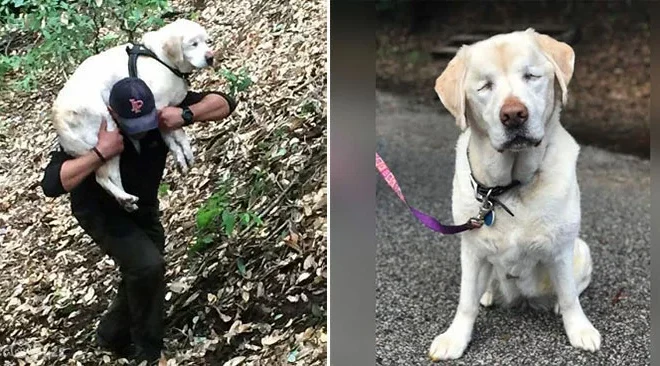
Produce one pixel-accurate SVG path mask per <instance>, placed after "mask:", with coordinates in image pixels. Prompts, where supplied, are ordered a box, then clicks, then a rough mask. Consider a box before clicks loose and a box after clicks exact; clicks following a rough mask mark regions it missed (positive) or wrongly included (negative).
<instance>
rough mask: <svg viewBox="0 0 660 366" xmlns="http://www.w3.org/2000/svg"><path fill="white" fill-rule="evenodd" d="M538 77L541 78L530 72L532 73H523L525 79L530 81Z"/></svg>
mask: <svg viewBox="0 0 660 366" xmlns="http://www.w3.org/2000/svg"><path fill="white" fill-rule="evenodd" d="M538 78H540V76H538V75H534V74H530V73H525V75H523V79H525V80H528V81H529V80H532V79H538Z"/></svg>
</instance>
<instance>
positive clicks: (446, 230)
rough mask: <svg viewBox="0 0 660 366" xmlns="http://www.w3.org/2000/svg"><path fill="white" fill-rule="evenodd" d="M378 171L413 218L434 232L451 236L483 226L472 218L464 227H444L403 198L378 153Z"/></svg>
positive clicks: (480, 221) (476, 219) (479, 221)
mask: <svg viewBox="0 0 660 366" xmlns="http://www.w3.org/2000/svg"><path fill="white" fill-rule="evenodd" d="M376 169H378V172H379V173H380V175H381V176H382V177H383V178H384V179H385V181H386V182H387V184H388V185H389V186H390V188H392V190H393V191H394V193H396V194H397V196H399V198H400V199H401V201H403V203H405V204H406V206H408V208H409V209H410V212H412V214H413V216H415V217H416V218H417V220H419V221H420V222H421V223H422V224H424V225H425V226H426V227H428V228H429V229H431V230H433V231H437V232H439V233H441V234H445V235H451V234H458V233H461V232H463V231H467V230H472V229H477V228H480V227H481V226H482V225H483V220H479V219H478V218H471V219H470V220H468V222H466V223H465V224H463V225H443V224H442V223H441V222H440V221H439V220H438V219H436V218H434V217H432V216H430V215H427V214H425V213H423V212H421V211H419V210H418V209H416V208H414V207H412V206H410V205H409V204H408V202H407V201H406V198H405V197H404V196H403V192H401V188H400V187H399V183H397V181H396V178H395V177H394V174H392V172H391V171H390V168H388V167H387V164H385V162H384V161H383V159H382V158H381V157H380V155H378V153H376ZM491 206H492V205H491Z"/></svg>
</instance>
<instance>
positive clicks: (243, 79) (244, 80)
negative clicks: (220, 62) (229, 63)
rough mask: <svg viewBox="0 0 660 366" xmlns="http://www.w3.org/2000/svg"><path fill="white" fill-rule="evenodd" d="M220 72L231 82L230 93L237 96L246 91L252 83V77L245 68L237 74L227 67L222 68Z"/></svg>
mask: <svg viewBox="0 0 660 366" xmlns="http://www.w3.org/2000/svg"><path fill="white" fill-rule="evenodd" d="M220 74H221V75H222V76H223V77H224V78H225V80H227V82H228V83H229V94H230V95H231V96H232V97H235V96H236V94H237V93H240V92H243V91H246V90H247V89H248V88H249V87H250V86H251V85H252V79H251V78H250V76H249V75H248V74H247V71H246V70H245V69H241V70H240V71H239V72H238V74H235V73H233V72H231V71H229V70H227V69H224V68H223V69H221V70H220Z"/></svg>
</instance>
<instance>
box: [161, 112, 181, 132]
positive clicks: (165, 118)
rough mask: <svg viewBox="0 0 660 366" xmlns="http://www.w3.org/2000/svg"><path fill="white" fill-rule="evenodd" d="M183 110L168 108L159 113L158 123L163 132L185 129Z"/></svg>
mask: <svg viewBox="0 0 660 366" xmlns="http://www.w3.org/2000/svg"><path fill="white" fill-rule="evenodd" d="M182 112H183V109H181V108H179V107H171V106H167V107H164V108H163V109H161V110H160V111H158V122H159V127H160V129H161V130H165V131H172V130H176V129H177V128H181V127H183V117H182V116H181V113H182Z"/></svg>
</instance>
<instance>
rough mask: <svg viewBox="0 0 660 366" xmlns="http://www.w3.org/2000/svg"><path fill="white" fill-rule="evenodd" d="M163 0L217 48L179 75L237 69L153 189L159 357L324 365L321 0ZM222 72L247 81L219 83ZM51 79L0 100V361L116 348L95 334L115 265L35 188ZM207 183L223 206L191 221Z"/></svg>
mask: <svg viewBox="0 0 660 366" xmlns="http://www.w3.org/2000/svg"><path fill="white" fill-rule="evenodd" d="M200 4H201V5H200ZM173 6H174V8H175V9H176V10H179V11H182V12H184V15H182V17H186V15H188V16H187V17H188V18H194V19H196V20H197V21H198V22H199V23H201V24H202V25H204V26H205V27H206V29H207V30H208V31H209V33H210V35H211V38H212V39H213V42H214V45H215V47H216V48H217V50H218V52H219V53H220V57H219V59H220V61H219V62H218V66H217V67H215V69H214V70H204V71H200V72H198V73H196V74H195V76H194V81H193V85H192V89H193V90H221V91H226V92H228V91H229V90H230V89H231V88H232V86H233V87H234V88H236V86H237V85H239V86H238V94H237V99H238V100H239V105H238V108H237V110H236V111H235V112H234V113H233V115H232V116H231V117H229V118H228V119H226V120H224V121H222V122H219V123H209V124H204V125H201V124H200V125H193V126H191V127H188V128H187V132H188V134H189V136H191V138H192V139H193V146H194V150H195V154H196V157H197V162H196V165H195V167H194V168H193V169H192V171H191V172H189V173H188V174H187V175H181V174H180V173H179V172H178V171H177V170H176V169H175V168H174V164H173V161H172V159H171V158H169V160H168V167H167V171H166V174H165V178H164V181H163V185H162V186H161V190H160V196H161V210H162V212H163V216H162V222H163V225H164V226H165V230H166V233H167V241H166V261H167V264H168V267H167V274H166V279H167V287H168V290H167V295H166V311H167V320H166V321H167V325H168V328H167V329H168V333H167V337H166V346H167V351H166V355H167V356H168V358H169V359H170V360H169V363H168V365H242V364H245V365H284V364H289V365H323V364H325V358H326V343H327V337H326V331H327V328H326V324H327V323H326V312H327V307H326V282H327V261H326V255H327V234H326V232H327V221H326V196H327V184H326V183H327V182H326V161H327V158H326V146H327V145H326V142H327V129H326V116H327V109H326V108H327V105H326V101H325V100H326V87H327V85H326V54H327V39H326V8H325V2H323V1H320V0H313V1H306V0H291V1H287V2H271V1H247V0H228V1H224V2H221V3H220V2H208V4H203V3H202V2H199V1H195V2H194V4H188V3H184V2H175V3H174V4H173ZM223 70H224V71H223ZM236 75H239V76H240V77H239V79H241V78H242V80H243V81H244V80H245V79H246V78H249V80H250V81H251V82H247V83H245V82H242V83H241V82H239V83H238V84H236V83H234V84H231V81H228V80H230V79H231V78H232V77H235V76H236ZM239 81H240V80H239ZM62 82H63V75H49V76H47V77H46V78H45V79H44V80H43V81H42V83H41V85H39V87H38V88H37V89H36V90H34V91H33V92H32V93H29V94H25V93H17V92H7V93H5V96H4V97H3V99H2V101H1V102H0V316H1V318H0V364H6V365H15V364H17V365H99V364H111V365H112V364H122V363H124V361H123V360H118V359H116V358H115V357H114V356H112V355H111V354H109V353H106V352H103V351H101V350H100V349H98V348H97V347H96V346H95V344H94V329H95V326H96V324H97V322H98V320H99V318H100V316H101V315H102V313H103V311H105V309H106V307H107V306H108V304H109V302H110V301H111V299H112V297H113V296H114V293H115V287H116V283H117V281H118V278H119V276H118V271H117V268H116V266H115V264H114V263H113V261H112V260H111V259H110V258H109V257H107V256H103V255H102V253H101V252H100V250H99V249H98V248H97V246H96V245H95V244H94V243H92V241H91V239H90V238H89V237H88V236H87V235H86V234H84V233H83V231H82V230H81V229H80V228H79V226H78V224H77V222H76V221H75V219H74V218H73V217H72V216H71V214H70V208H69V199H68V196H64V197H61V198H58V199H48V198H46V197H45V196H44V195H43V193H42V192H41V189H40V187H39V182H40V180H41V177H42V174H43V168H44V167H45V165H46V164H47V162H48V157H49V155H48V154H49V152H50V151H51V149H52V148H53V143H54V141H55V137H56V135H55V132H54V130H53V128H52V124H51V123H50V121H49V114H48V109H49V108H50V105H51V103H52V101H53V99H54V97H55V95H56V93H57V91H58V90H59V88H60V87H61V85H62ZM230 84H231V85H230ZM211 197H213V198H212V199H211V200H210V201H211V202H215V204H222V207H223V208H224V209H225V210H226V211H227V212H232V213H235V214H236V217H235V218H233V219H230V218H228V217H224V216H223V217H222V218H221V219H218V220H216V221H217V222H216V226H210V227H209V226H208V222H205V223H206V224H207V225H206V226H204V230H201V229H200V227H199V224H200V223H199V220H200V219H199V216H200V214H199V213H198V211H199V210H200V208H201V210H202V211H200V212H201V213H202V215H203V213H204V212H208V210H210V209H212V207H211V206H212V205H210V204H209V202H210V201H209V199H210V198H211ZM256 217H260V218H261V223H259V222H258V220H256V219H255V218H256ZM206 221H208V220H206ZM232 229H233V230H232Z"/></svg>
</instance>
